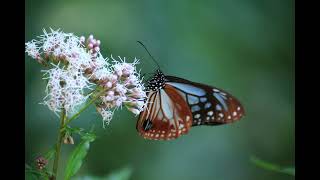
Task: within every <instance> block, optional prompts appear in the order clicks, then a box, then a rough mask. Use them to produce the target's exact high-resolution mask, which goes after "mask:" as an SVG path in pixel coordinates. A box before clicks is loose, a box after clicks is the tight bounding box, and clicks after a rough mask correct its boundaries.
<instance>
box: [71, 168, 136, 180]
mask: <svg viewBox="0 0 320 180" xmlns="http://www.w3.org/2000/svg"><path fill="white" fill-rule="evenodd" d="M131 174H132V168H130V167H125V168H123V169H120V170H117V171H114V172H113V173H111V174H109V175H107V176H104V177H95V176H83V177H77V178H74V179H73V180H129V179H130V177H131Z"/></svg>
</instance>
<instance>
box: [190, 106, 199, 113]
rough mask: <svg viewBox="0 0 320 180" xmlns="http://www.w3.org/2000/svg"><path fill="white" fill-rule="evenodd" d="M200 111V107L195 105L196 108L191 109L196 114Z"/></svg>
mask: <svg viewBox="0 0 320 180" xmlns="http://www.w3.org/2000/svg"><path fill="white" fill-rule="evenodd" d="M199 110H200V106H198V105H195V106H192V107H191V111H192V112H196V111H199Z"/></svg>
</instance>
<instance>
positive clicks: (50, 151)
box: [43, 147, 56, 160]
mask: <svg viewBox="0 0 320 180" xmlns="http://www.w3.org/2000/svg"><path fill="white" fill-rule="evenodd" d="M55 153H56V150H55V148H54V147H53V148H51V149H50V150H49V151H48V152H46V153H45V154H43V157H44V158H45V159H47V160H50V159H52V158H53V156H54V154H55Z"/></svg>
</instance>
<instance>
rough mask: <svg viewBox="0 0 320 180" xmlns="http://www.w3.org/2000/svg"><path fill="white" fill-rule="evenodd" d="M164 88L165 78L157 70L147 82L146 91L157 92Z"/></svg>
mask: <svg viewBox="0 0 320 180" xmlns="http://www.w3.org/2000/svg"><path fill="white" fill-rule="evenodd" d="M164 86H165V76H164V74H163V73H162V72H161V71H160V70H159V69H158V70H157V71H156V73H155V75H154V76H153V77H152V78H151V79H150V80H149V81H148V85H147V89H148V90H152V91H157V90H159V89H162V88H164Z"/></svg>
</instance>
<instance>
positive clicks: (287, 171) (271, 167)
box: [250, 156, 295, 176]
mask: <svg viewBox="0 0 320 180" xmlns="http://www.w3.org/2000/svg"><path fill="white" fill-rule="evenodd" d="M250 161H251V162H252V163H253V164H255V165H256V166H259V167H261V168H263V169H266V170H270V171H275V172H279V173H284V174H288V175H291V176H295V168H294V167H287V168H283V167H280V166H278V165H276V164H272V163H270V162H266V161H263V160H261V159H259V158H257V157H255V156H252V157H251V158H250Z"/></svg>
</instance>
